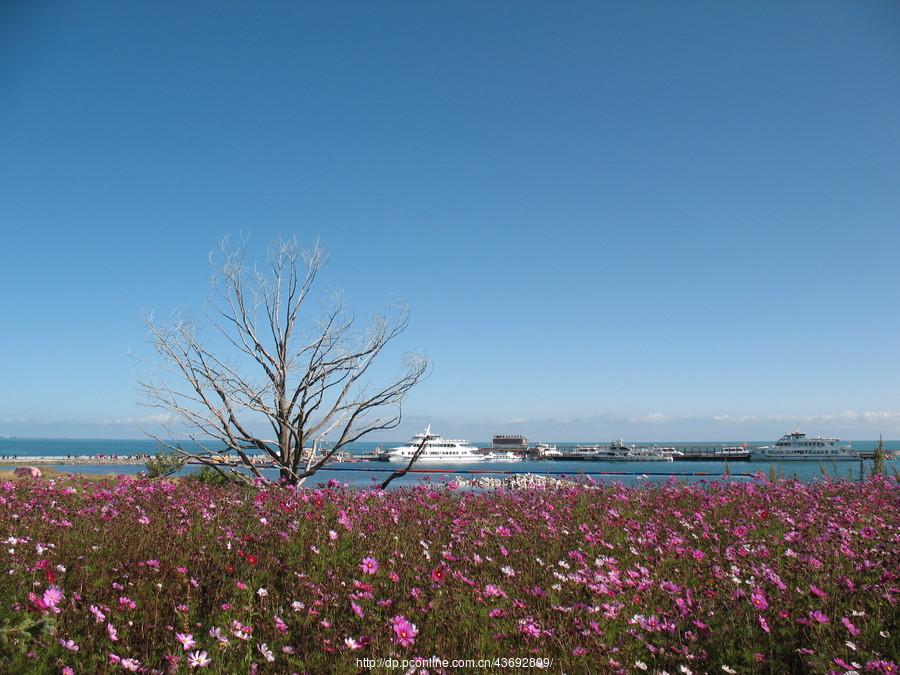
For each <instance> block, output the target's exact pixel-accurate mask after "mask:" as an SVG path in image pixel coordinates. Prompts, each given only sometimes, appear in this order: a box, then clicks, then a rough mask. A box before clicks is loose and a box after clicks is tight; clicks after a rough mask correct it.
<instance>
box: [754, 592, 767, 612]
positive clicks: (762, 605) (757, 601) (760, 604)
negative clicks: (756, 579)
mask: <svg viewBox="0 0 900 675" xmlns="http://www.w3.org/2000/svg"><path fill="white" fill-rule="evenodd" d="M750 604H751V605H753V606H754V607H756V609H758V610H759V611H760V612H765V611H766V610H767V609H768V608H769V603H768V601H767V600H766V594H765V593H763V591H762V589H760V588H757V589H755V590H754V591H753V593H751V594H750Z"/></svg>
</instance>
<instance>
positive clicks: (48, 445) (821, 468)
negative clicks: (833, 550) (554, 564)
mask: <svg viewBox="0 0 900 675" xmlns="http://www.w3.org/2000/svg"><path fill="white" fill-rule="evenodd" d="M597 443H600V444H603V443H604V442H603V441H598V442H597ZM768 443H769V441H758V442H751V443H750V446H751V447H754V446H757V445H766V444H768ZM656 444H657V445H666V446H669V445H672V446H676V447H677V446H684V445H707V444H708V445H719V444H726V445H740V443H739V442H735V441H697V442H690V443H687V442H683V443H669V442H659V441H658V442H656ZM876 444H877V441H853V448H854V449H856V450H872V449H874V447H875V446H876ZM394 445H400V443H371V442H369V443H356V444H354V445H352V446H351V447H350V451H351V452H353V453H368V452H372V451H373V450H374V449H375V448H376V447H379V446H381V447H386V448H387V447H392V446H394ZM475 445H478V446H479V447H487V446H488V445H489V443H476V444H475ZM574 445H575V443H558V444H557V447H559V448H560V449H561V450H564V449H565V448H567V447H572V446H574ZM639 445H641V443H639ZM184 446H185V448H186V449H190V446H191V444H190V443H185V444H184ZM885 448H887V449H888V450H894V451H897V450H900V441H885ZM160 449H161V448H160V446H159V444H158V443H157V442H156V441H153V440H148V439H137V440H107V439H102V440H99V439H98V440H91V439H0V456H3V457H11V456H12V457H19V458H26V457H67V456H93V455H119V456H122V455H151V454H155V453H157V452H159V451H160ZM23 463H27V462H23ZM860 464H861V463H860V462H836V463H830V462H829V463H825V464H821V465H820V464H819V463H818V462H779V463H772V462H768V461H766V462H754V461H750V462H732V463H730V465H729V468H730V470H731V473H732V475H734V476H736V475H737V474H752V473H755V472H763V473H765V474H768V473H769V471H770V469H772V468H774V469H775V471H777V472H780V473H781V475H783V476H785V477H796V478H798V479H800V480H806V481H808V480H815V479H816V478H819V477H821V476H822V475H823V472H825V473H828V474H829V475H832V476H841V477H845V478H852V479H858V478H859V475H860ZM863 464H864V465H865V469H866V472H868V471H869V469H870V468H871V462H864V463H863ZM892 465H893V466H895V468H900V460H894V462H891V463H890V464H889V466H892ZM401 466H402V465H401V464H399V463H396V464H395V463H391V464H388V463H385V462H360V463H352V464H340V465H335V468H334V469H325V470H322V471H320V472H319V473H318V474H316V476H315V478H314V479H312V480H313V484H317V483H320V482H326V481H328V480H331V479H334V480H338V481H340V482H342V483H350V484H351V485H368V484H371V483H374V482H376V481H379V480H383V479H384V478H385V477H386V476H387V475H388V474H389V473H390V471H393V470H396V469H398V468H400V467H401ZM55 468H57V469H59V470H61V471H70V472H73V473H74V472H77V473H93V474H107V473H120V474H127V475H133V474H137V473H139V472H140V471H142V470H143V466H142V465H116V464H105V465H99V466H67V465H58V466H56V467H55ZM418 468H428V469H446V470H448V471H449V473H441V474H415V475H407V476H405V477H403V478H401V479H399V480H396V481H394V483H393V484H392V485H413V484H417V483H419V482H421V481H423V480H430V481H432V482H436V483H439V482H443V481H449V480H452V479H454V478H473V477H475V476H473V475H470V474H466V473H465V472H466V471H470V470H476V471H478V472H479V474H484V473H496V474H498V477H502V475H503V473H504V472H510V471H514V472H516V473H523V472H528V473H536V474H552V475H554V476H556V477H561V474H562V475H568V476H575V475H578V474H580V473H589V472H603V473H604V474H605V475H593V476H592V477H593V478H594V479H595V480H598V481H611V480H616V481H620V482H623V483H626V484H634V483H638V482H644V481H663V480H667V479H668V476H667V475H654V473H656V472H659V473H663V474H668V473H675V474H678V473H683V474H706V475H694V476H689V475H682V476H676V478H677V479H678V480H684V481H698V480H713V479H715V478H717V477H719V476H721V475H722V474H723V472H724V471H725V463H724V462H678V461H675V462H554V461H525V462H497V463H484V464H472V465H460V464H456V465H454V464H438V463H428V464H424V465H418ZM196 470H198V467H189V468H187V469H185V472H184V473H190V472H191V471H196ZM263 473H264V474H265V475H267V476H272V477H274V476H276V475H277V472H276V471H274V470H264V471H263ZM619 473H622V474H637V475H616V474H619ZM738 479H740V480H746V479H745V478H738Z"/></svg>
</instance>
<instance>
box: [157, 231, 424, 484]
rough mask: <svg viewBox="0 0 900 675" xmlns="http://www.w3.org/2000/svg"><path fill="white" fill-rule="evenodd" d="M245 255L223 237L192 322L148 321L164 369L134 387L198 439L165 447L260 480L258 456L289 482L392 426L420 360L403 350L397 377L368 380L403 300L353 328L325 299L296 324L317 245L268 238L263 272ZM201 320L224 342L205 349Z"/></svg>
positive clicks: (400, 319)
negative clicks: (201, 316)
mask: <svg viewBox="0 0 900 675" xmlns="http://www.w3.org/2000/svg"><path fill="white" fill-rule="evenodd" d="M244 251H245V242H241V243H240V244H239V245H238V246H236V247H231V246H230V245H229V242H228V239H227V238H226V239H225V240H223V242H222V244H221V247H220V251H219V252H218V254H212V255H211V256H210V261H211V263H212V264H213V267H214V269H215V272H216V273H215V275H214V277H213V286H214V294H213V300H212V302H211V312H210V315H209V317H208V321H206V322H204V323H203V324H202V326H201V325H200V324H198V323H197V322H195V321H192V320H190V319H187V318H183V317H180V316H176V317H175V318H174V319H173V320H172V321H170V322H167V323H163V324H161V323H158V322H157V321H155V320H154V318H153V317H152V316H151V317H149V318H148V321H147V324H148V327H149V330H150V335H151V340H152V343H153V345H154V346H155V348H156V351H157V352H158V354H159V356H160V357H161V358H160V363H159V364H158V365H159V366H160V367H161V370H162V372H161V376H157V377H155V378H153V379H147V380H144V381H141V382H140V383H139V387H140V388H141V389H142V390H143V391H144V393H145V394H146V396H147V403H148V405H150V406H153V407H158V408H161V409H163V410H165V411H167V412H168V413H170V414H172V415H173V416H174V417H175V418H178V419H180V420H181V421H182V422H183V423H184V424H185V425H186V426H187V428H188V429H189V433H188V434H187V435H188V437H189V438H190V439H191V440H192V441H194V444H195V446H196V448H195V449H191V450H188V449H185V448H184V447H182V446H181V445H180V444H175V443H172V442H166V444H167V445H168V447H170V448H173V449H176V450H178V451H179V452H182V453H183V454H186V455H189V456H190V457H191V458H193V459H195V460H197V461H200V462H202V463H204V464H208V465H210V466H213V467H214V468H216V469H219V470H220V471H226V470H227V471H231V472H232V473H233V474H234V475H236V476H238V477H239V476H242V475H243V476H245V475H246V473H244V472H242V471H241V470H240V467H245V468H249V470H250V472H251V473H252V474H253V475H254V476H256V477H262V474H261V473H260V469H259V467H258V466H257V462H255V461H253V455H262V456H263V457H264V458H265V459H266V460H268V461H269V462H271V463H272V464H274V465H275V466H276V467H277V468H278V469H279V474H280V479H281V480H282V481H286V482H289V483H291V484H294V485H299V484H302V483H303V482H304V481H305V480H306V478H308V477H309V476H312V475H313V474H315V473H316V472H317V471H318V470H319V469H321V468H322V467H323V466H324V465H325V464H326V463H328V462H329V461H330V460H331V459H332V458H333V457H334V455H335V454H336V453H338V452H340V451H341V450H342V449H343V448H345V447H346V446H347V445H348V444H349V443H353V442H354V441H357V440H359V439H361V438H363V437H365V436H366V435H368V434H371V433H373V432H375V431H381V430H386V429H392V428H394V427H396V426H397V425H398V424H399V423H400V420H401V415H402V410H401V404H402V402H403V399H404V397H405V396H406V394H407V393H408V392H409V390H410V389H411V388H412V387H413V386H415V385H416V383H418V382H419V381H420V380H421V379H422V378H423V377H424V375H425V372H426V369H427V361H426V359H425V357H424V356H422V355H421V354H407V356H406V359H405V372H403V373H402V374H401V375H400V376H399V377H397V378H395V379H393V380H391V381H389V382H388V383H387V384H382V385H373V384H372V382H371V379H372V377H373V372H372V370H373V369H372V364H373V363H374V362H375V360H376V359H377V357H378V356H379V354H381V353H382V351H383V350H384V349H385V347H386V346H387V345H388V344H389V343H390V342H391V341H392V340H394V338H396V337H397V336H398V335H400V334H401V333H402V332H403V331H404V330H405V329H406V327H407V324H408V322H409V311H408V309H407V308H406V306H405V305H396V306H394V307H393V308H392V311H389V312H388V313H386V314H384V315H377V316H375V317H374V319H373V320H372V321H371V322H370V323H369V324H368V325H367V326H365V327H364V328H363V329H361V330H360V329H358V328H357V327H356V322H355V317H354V315H353V313H352V312H351V311H350V310H349V309H348V308H347V307H346V306H345V304H344V301H343V298H342V297H341V296H339V295H334V296H332V297H331V302H330V306H329V308H328V309H327V310H326V311H325V313H324V314H322V315H320V316H318V317H317V318H316V319H315V320H313V321H304V319H306V316H305V314H306V313H305V312H304V313H301V310H302V309H304V308H305V305H306V303H307V300H308V297H309V294H310V291H311V289H312V287H313V285H314V282H315V281H316V277H317V275H318V273H319V271H320V269H321V267H322V265H323V263H324V261H325V255H324V253H323V251H322V249H321V248H320V247H319V246H318V244H316V245H315V246H314V247H313V248H312V249H310V250H301V248H300V247H299V246H298V245H297V242H296V240H294V239H292V240H289V241H278V242H275V243H273V244H272V245H271V246H270V247H269V255H268V264H267V265H266V266H265V268H264V270H260V269H259V268H258V267H253V268H252V269H251V268H250V267H248V266H247V265H246V264H245V263H244ZM207 325H208V326H210V327H212V328H213V329H214V334H218V335H219V336H221V338H224V339H220V340H219V341H220V343H221V344H222V345H224V346H221V345H220V346H218V347H208V346H207V345H209V344H210V341H209V340H208V339H205V338H207V337H208V336H206V331H203V330H201V329H202V327H204V326H207ZM258 428H263V429H265V430H266V431H265V433H259V432H258V431H256V429H258ZM213 441H215V442H216V443H214V442H213ZM217 446H219V447H217ZM222 455H225V456H226V457H225V458H224V459H227V460H230V461H223V457H222Z"/></svg>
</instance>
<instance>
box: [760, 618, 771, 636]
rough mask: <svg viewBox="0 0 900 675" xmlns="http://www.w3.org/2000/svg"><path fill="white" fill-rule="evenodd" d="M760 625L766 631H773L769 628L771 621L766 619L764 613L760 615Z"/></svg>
mask: <svg viewBox="0 0 900 675" xmlns="http://www.w3.org/2000/svg"><path fill="white" fill-rule="evenodd" d="M759 627H760V628H762V629H763V630H764V631H765V632H766V633H769V632H771V631H770V630H769V622H768V621H766V617H764V616H763V615H762V614H760V615H759Z"/></svg>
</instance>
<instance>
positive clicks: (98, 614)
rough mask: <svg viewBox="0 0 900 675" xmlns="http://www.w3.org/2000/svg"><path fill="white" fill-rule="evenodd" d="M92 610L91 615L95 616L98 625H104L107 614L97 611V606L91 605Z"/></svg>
mask: <svg viewBox="0 0 900 675" xmlns="http://www.w3.org/2000/svg"><path fill="white" fill-rule="evenodd" d="M90 610H91V614H93V615H94V620H95V621H96V622H97V623H103V622H104V621H106V614H104V613H103V612H101V611H100V610H99V609H97V606H96V605H91V607H90Z"/></svg>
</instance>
